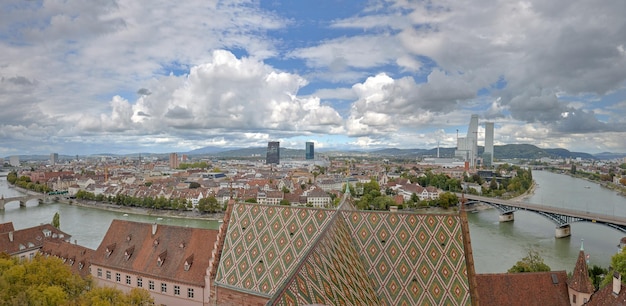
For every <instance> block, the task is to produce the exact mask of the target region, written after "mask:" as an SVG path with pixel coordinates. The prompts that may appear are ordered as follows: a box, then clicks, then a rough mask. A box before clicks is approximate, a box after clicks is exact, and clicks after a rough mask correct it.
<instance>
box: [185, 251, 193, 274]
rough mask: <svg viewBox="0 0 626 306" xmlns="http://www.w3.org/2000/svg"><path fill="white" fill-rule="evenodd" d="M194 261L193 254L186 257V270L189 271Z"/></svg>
mask: <svg viewBox="0 0 626 306" xmlns="http://www.w3.org/2000/svg"><path fill="white" fill-rule="evenodd" d="M192 263H193V254H191V256H189V257H187V259H185V265H184V266H183V268H184V269H185V271H189V269H190V268H191V264H192Z"/></svg>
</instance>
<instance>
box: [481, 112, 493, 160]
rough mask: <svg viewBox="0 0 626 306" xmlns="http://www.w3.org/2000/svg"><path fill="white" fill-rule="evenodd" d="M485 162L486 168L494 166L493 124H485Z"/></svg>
mask: <svg viewBox="0 0 626 306" xmlns="http://www.w3.org/2000/svg"><path fill="white" fill-rule="evenodd" d="M483 162H484V164H485V166H486V167H491V165H492V164H493V122H485V152H484V154H483Z"/></svg>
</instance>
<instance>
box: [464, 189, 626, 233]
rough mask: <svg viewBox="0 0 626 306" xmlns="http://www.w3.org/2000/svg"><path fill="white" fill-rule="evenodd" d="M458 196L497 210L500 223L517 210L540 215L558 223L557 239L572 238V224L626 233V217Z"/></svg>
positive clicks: (465, 195)
mask: <svg viewBox="0 0 626 306" xmlns="http://www.w3.org/2000/svg"><path fill="white" fill-rule="evenodd" d="M456 195H457V196H458V197H459V199H460V198H461V197H464V198H465V199H466V200H467V202H466V204H467V205H470V204H473V203H479V202H480V203H484V204H487V205H489V206H492V207H495V208H497V209H498V210H499V211H500V213H501V214H500V222H508V221H513V220H514V217H513V212H514V211H516V210H526V211H531V212H534V213H537V214H540V215H542V216H544V217H546V218H548V219H550V220H552V221H553V222H554V223H556V225H557V227H556V231H555V236H556V237H557V238H562V237H567V236H570V235H571V229H570V223H573V222H592V223H599V224H603V225H606V226H609V227H611V228H613V229H616V230H618V231H621V232H623V233H626V217H623V216H611V215H604V214H597V213H590V212H588V211H580V210H572V209H564V208H558V207H551V206H546V205H538V204H533V203H527V202H520V201H512V200H503V199H496V198H488V197H481V196H477V195H471V194H463V195H462V194H460V193H457V194H456Z"/></svg>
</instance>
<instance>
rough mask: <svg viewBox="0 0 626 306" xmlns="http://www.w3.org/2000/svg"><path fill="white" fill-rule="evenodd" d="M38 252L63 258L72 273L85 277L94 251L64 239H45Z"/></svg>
mask: <svg viewBox="0 0 626 306" xmlns="http://www.w3.org/2000/svg"><path fill="white" fill-rule="evenodd" d="M40 252H41V253H42V254H44V255H48V256H55V257H58V258H61V259H63V260H64V262H65V264H66V265H68V266H70V269H71V270H72V272H73V273H75V274H78V275H80V276H82V277H86V276H87V275H89V266H90V265H91V257H92V256H93V253H94V252H95V251H94V250H92V249H90V248H86V247H84V246H80V245H77V244H72V243H70V242H66V241H45V242H44V243H43V246H42V247H41V249H40Z"/></svg>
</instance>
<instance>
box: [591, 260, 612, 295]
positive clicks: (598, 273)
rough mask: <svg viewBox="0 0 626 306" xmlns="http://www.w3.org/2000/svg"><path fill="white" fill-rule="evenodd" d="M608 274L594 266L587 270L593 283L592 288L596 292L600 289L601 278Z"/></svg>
mask: <svg viewBox="0 0 626 306" xmlns="http://www.w3.org/2000/svg"><path fill="white" fill-rule="evenodd" d="M608 273H609V271H608V270H607V269H604V268H602V267H599V266H596V265H593V267H591V268H590V269H589V277H590V278H591V282H592V283H593V286H594V287H595V288H596V290H598V289H599V288H600V284H601V283H602V280H603V276H605V275H607V274H608Z"/></svg>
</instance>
